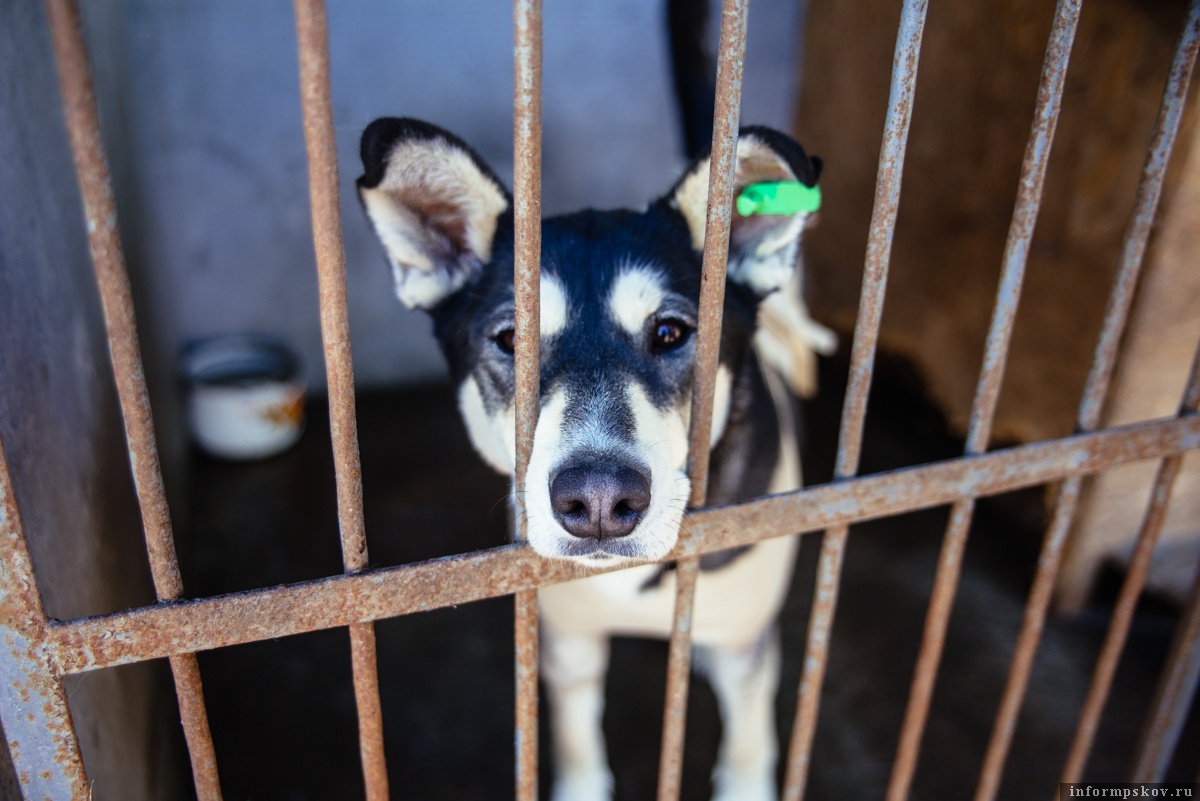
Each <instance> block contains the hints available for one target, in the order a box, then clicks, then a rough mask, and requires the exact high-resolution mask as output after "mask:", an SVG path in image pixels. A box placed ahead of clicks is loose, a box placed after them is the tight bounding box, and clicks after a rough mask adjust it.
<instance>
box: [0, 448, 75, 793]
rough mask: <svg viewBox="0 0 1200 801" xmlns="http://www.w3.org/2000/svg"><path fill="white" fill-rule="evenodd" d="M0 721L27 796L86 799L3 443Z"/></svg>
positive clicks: (72, 730) (0, 451)
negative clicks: (7, 689) (2, 691)
mask: <svg viewBox="0 0 1200 801" xmlns="http://www.w3.org/2000/svg"><path fill="white" fill-rule="evenodd" d="M0 560H2V561H0V642H2V643H3V644H4V648H3V649H2V650H0V682H3V686H4V687H5V688H12V690H14V691H15V693H14V692H4V693H0V718H3V720H4V735H5V738H6V740H7V742H6V743H5V745H4V747H6V748H8V750H9V753H10V755H11V757H12V762H13V767H14V768H15V771H16V773H17V774H18V775H20V776H21V777H22V784H23V785H24V786H25V792H26V794H27V795H29V794H32V795H34V796H35V797H37V798H41V799H49V801H70V799H76V798H84V797H86V795H87V793H88V782H87V776H86V775H85V772H84V769H83V758H82V756H81V755H80V753H79V740H78V738H77V737H76V736H75V728H74V726H73V725H72V722H71V710H70V707H69V706H68V705H67V693H66V689H65V688H64V687H63V682H62V674H60V673H58V672H57V671H55V670H54V666H53V664H52V663H51V662H50V660H49V659H48V654H47V650H46V647H45V643H46V629H47V627H48V625H49V620H48V619H47V618H46V612H45V610H44V609H43V607H42V597H41V594H40V593H39V592H38V588H37V583H36V582H35V581H34V575H33V562H32V561H31V560H30V558H29V547H28V545H27V543H26V541H25V532H24V529H23V528H22V526H21V514H20V510H19V509H18V507H17V498H16V495H15V494H14V492H13V485H12V475H11V474H10V473H9V469H8V456H7V455H6V453H5V450H4V443H3V442H2V441H0Z"/></svg>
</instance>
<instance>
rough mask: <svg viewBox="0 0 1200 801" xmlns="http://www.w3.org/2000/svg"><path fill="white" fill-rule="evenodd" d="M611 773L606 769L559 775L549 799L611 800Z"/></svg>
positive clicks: (554, 800)
mask: <svg viewBox="0 0 1200 801" xmlns="http://www.w3.org/2000/svg"><path fill="white" fill-rule="evenodd" d="M612 783H613V781H612V774H611V773H609V772H608V771H607V770H603V771H587V772H579V773H573V774H568V775H565V776H560V777H558V779H556V780H555V782H554V792H553V793H551V795H550V798H551V801H612Z"/></svg>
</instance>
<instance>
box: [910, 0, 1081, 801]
mask: <svg viewBox="0 0 1200 801" xmlns="http://www.w3.org/2000/svg"><path fill="white" fill-rule="evenodd" d="M1079 10H1080V0H1059V3H1058V5H1057V8H1056V9H1055V14H1054V23H1053V26H1052V28H1051V31H1050V40H1049V43H1048V44H1047V47H1046V56H1045V60H1044V63H1043V65H1042V77H1041V82H1040V84H1039V86H1038V93H1037V103H1036V106H1035V110H1034V117H1033V125H1032V126H1031V128H1030V131H1029V141H1028V143H1027V144H1026V146H1025V159H1024V163H1023V165H1022V167H1021V178H1020V182H1019V184H1018V187H1017V201H1016V206H1015V208H1014V210H1013V216H1012V221H1011V223H1010V225H1009V230H1008V240H1007V242H1006V244H1005V248H1004V267H1003V270H1002V272H1001V277H1000V285H999V288H998V289H997V292H996V306H995V309H994V311H993V312H992V321H991V324H990V326H989V328H988V335H987V343H986V345H985V347H984V357H983V366H982V368H981V370H980V375H979V382H978V385H977V387H976V390H975V400H974V402H973V404H972V407H971V418H970V424H969V426H968V430H967V443H966V453H967V454H976V453H982V452H983V451H985V450H986V449H987V444H988V439H989V437H990V436H991V430H992V422H993V420H994V418H995V412H996V402H997V400H998V399H999V397H1000V385H1001V381H1002V380H1003V378H1004V367H1005V364H1006V362H1007V359H1008V348H1009V343H1010V341H1011V339H1012V329H1013V321H1014V320H1015V318H1016V314H1017V306H1018V303H1019V301H1020V296H1021V287H1022V285H1023V283H1024V278H1025V266H1026V263H1027V261H1028V255H1029V243H1030V241H1031V240H1032V239H1033V229H1034V225H1035V224H1036V222H1037V215H1038V210H1039V208H1040V206H1041V200H1042V190H1043V187H1044V185H1045V178H1046V165H1047V164H1048V163H1049V160H1050V149H1051V145H1052V143H1053V141H1054V131H1055V128H1056V127H1057V125H1058V116H1059V111H1060V109H1061V107H1062V96H1063V87H1064V85H1065V84H1066V77H1067V67H1068V64H1069V62H1070V56H1071V46H1072V43H1073V42H1074V41H1075V31H1076V28H1077V27H1078V25H1079ZM974 511H975V502H974V499H968V500H964V501H959V502H957V503H955V504H954V506H953V508H952V509H951V512H950V519H949V522H948V523H947V526H946V533H945V535H944V538H943V541H942V549H941V554H940V556H939V558H938V571H937V576H936V578H935V579H934V585H933V592H932V594H931V597H930V603H929V609H928V611H927V613H926V618H925V629H924V633H923V635H922V642H921V651H920V654H919V655H918V657H917V664H916V668H915V670H914V674H913V681H912V689H911V691H910V693H909V698H908V706H907V709H906V710H905V713H904V723H903V725H902V727H901V732H900V743H899V746H898V747H897V749H896V761H895V763H894V764H893V766H892V775H891V779H890V781H889V784H888V791H887V799H888V801H903V800H904V799H905V798H907V797H908V793H909V790H910V788H911V787H912V780H913V776H914V774H915V773H916V768H917V760H918V758H919V755H920V749H921V737H922V735H923V733H924V731H925V724H926V721H927V720H928V716H929V705H930V702H931V701H932V699H933V689H934V685H935V683H936V681H937V672H938V666H939V664H940V662H941V658H942V652H943V650H944V647H945V642H946V629H947V627H948V626H949V624H950V614H951V612H952V610H953V608H954V597H955V595H956V594H957V591H958V583H959V578H960V576H961V574H962V558H963V554H964V553H965V551H966V543H967V536H968V534H969V533H970V528H971V519H972V517H973V515H974Z"/></svg>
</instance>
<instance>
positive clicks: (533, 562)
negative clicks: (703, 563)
mask: <svg viewBox="0 0 1200 801" xmlns="http://www.w3.org/2000/svg"><path fill="white" fill-rule="evenodd" d="M1195 448H1200V416H1197V415H1189V416H1187V417H1182V418H1178V419H1174V418H1172V419H1168V420H1155V421H1150V422H1145V423H1136V424H1132V425H1128V426H1120V427H1117V428H1112V429H1108V430H1105V431H1099V432H1093V433H1089V434H1080V435H1077V436H1073V437H1067V438H1064V439H1060V440H1051V441H1048V442H1038V443H1034V444H1031V445H1022V446H1019V447H1014V448H1008V449H1004V450H997V451H992V452H990V453H986V454H981V455H979V456H970V457H959V458H957V459H950V460H947V461H944V462H938V463H934V464H927V465H922V466H920V467H910V468H905V469H902V470H895V471H891V472H887V473H878V474H873V475H870V476H864V477H862V478H856V479H853V480H847V481H843V482H837V483H830V484H822V485H819V486H815V487H811V488H809V489H803V490H797V491H795V492H790V493H784V494H781V495H772V496H766V497H762V498H756V499H754V500H751V501H746V502H744V503H739V504H734V505H730V506H722V507H711V508H707V509H701V510H695V511H692V512H690V513H688V515H687V516H686V517H685V518H684V525H685V526H686V527H687V530H688V533H689V535H690V536H689V538H688V542H687V543H684V544H681V545H679V546H677V547H676V549H675V551H674V552H673V553H671V554H670V555H668V556H667V559H677V558H679V557H681V556H686V555H695V554H703V553H711V552H713V551H719V550H724V549H727V548H736V547H739V546H742V545H751V544H753V543H755V542H759V541H761V540H764V539H768V538H770V537H778V536H783V535H786V534H794V533H797V532H801V533H803V532H814V531H820V530H822V529H826V528H829V527H831V526H838V525H842V524H848V523H850V522H852V521H854V522H858V521H865V520H875V519H878V518H881V517H891V516H894V515H900V514H905V513H908V512H913V511H917V510H919V509H929V508H932V507H936V506H944V505H946V504H949V503H953V502H954V501H956V500H959V499H961V498H968V497H980V496H985V495H996V494H1000V493H1005V492H1011V491H1013V490H1016V489H1022V488H1025V487H1034V486H1039V485H1042V484H1046V483H1049V482H1052V481H1057V480H1059V479H1061V478H1063V477H1065V476H1068V475H1074V474H1077V473H1095V472H1099V471H1101V470H1107V469H1109V468H1111V467H1115V466H1117V465H1121V464H1128V463H1130V462H1136V461H1141V460H1146V459H1160V458H1163V457H1166V456H1169V455H1171V454H1173V453H1181V452H1183V451H1186V450H1191V449H1195ZM597 572H601V571H589V575H593V574H595V573H597ZM580 575H581V574H580V573H579V571H578V568H576V567H575V566H574V565H572V564H570V563H566V562H551V561H548V560H543V559H541V558H540V557H538V556H537V554H535V553H534V552H533V549H532V548H530V547H529V546H527V545H508V546H504V547H499V548H491V549H488V550H485V551H478V552H476V553H469V554H462V555H458V556H449V557H443V558H440V559H432V560H429V561H427V562H419V563H415V564H409V565H400V566H397V567H388V568H380V569H376V570H370V571H365V572H362V573H355V574H352V575H340V576H332V577H329V578H325V579H319V580H315V581H307V582H299V583H295V584H286V585H283V586H280V587H270V588H266V589H260V590H252V591H248V592H240V593H232V594H229V595H220V596H215V597H211V598H198V599H195V600H183V601H177V602H175V603H172V604H162V605H155V606H148V607H143V608H140V609H132V610H128V611H125V612H116V613H113V614H108V615H97V616H94V617H87V618H80V619H76V620H71V621H65V622H55V621H51V624H50V629H49V631H48V633H47V637H48V642H47V644H46V648H47V653H48V655H49V658H50V659H51V660H52V662H53V664H54V665H55V667H56V669H57V670H58V671H59V672H62V673H79V672H83V671H88V670H95V669H98V668H105V667H114V666H117V665H125V664H129V663H131V662H138V661H144V660H147V659H157V658H161V657H164V656H170V655H171V654H175V653H187V652H194V651H203V650H208V649H211V648H221V647H224V646H227V645H237V644H241V643H248V642H256V641H259V640H266V639H271V638H275V637H286V636H289V635H292V634H302V633H305V632H309V631H317V630H320V629H328V628H336V627H338V626H346V625H349V624H350V623H354V622H360V621H367V620H379V619H381V618H388V617H398V616H401V615H407V614H411V613H413V612H423V611H429V610H431V609H440V608H443V607H448V606H456V605H460V604H465V603H470V602H471V601H478V600H482V599H485V598H494V597H498V596H501V595H511V594H513V593H515V592H517V591H519V590H526V589H533V588H536V587H540V586H545V585H547V584H554V583H558V582H562V581H570V580H572V579H576V578H579V577H580Z"/></svg>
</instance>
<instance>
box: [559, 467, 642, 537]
mask: <svg viewBox="0 0 1200 801" xmlns="http://www.w3.org/2000/svg"><path fill="white" fill-rule="evenodd" d="M649 506H650V471H649V470H648V469H647V468H645V467H643V466H641V465H636V464H633V463H631V462H627V461H621V460H616V459H612V458H608V459H603V458H595V457H592V458H588V459H582V460H572V461H570V462H569V463H567V464H566V465H564V466H563V467H561V468H560V469H559V470H558V471H557V472H556V473H555V474H554V475H553V476H551V478H550V508H551V509H552V510H553V512H554V518H555V520H557V521H558V524H559V525H560V526H562V527H563V529H564V530H565V531H566V532H567V533H568V534H571V535H572V536H575V537H579V538H580V539H582V540H595V541H596V542H597V543H602V542H604V541H605V540H614V539H618V538H620V537H626V536H628V535H629V534H631V533H633V530H634V529H635V528H637V525H638V523H639V522H640V521H641V519H642V515H643V513H644V512H645V511H646V509H647V508H648V507H649Z"/></svg>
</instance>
